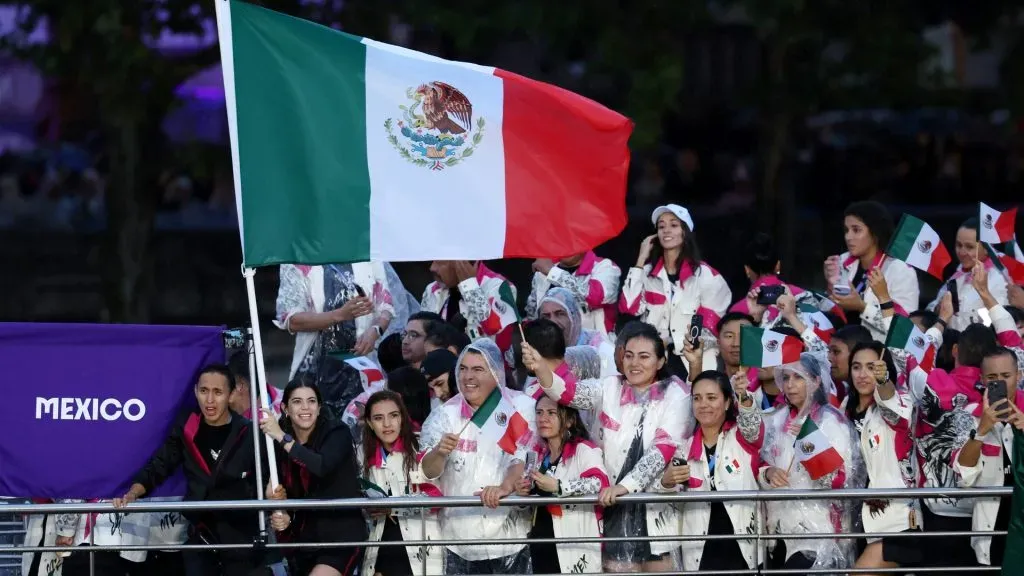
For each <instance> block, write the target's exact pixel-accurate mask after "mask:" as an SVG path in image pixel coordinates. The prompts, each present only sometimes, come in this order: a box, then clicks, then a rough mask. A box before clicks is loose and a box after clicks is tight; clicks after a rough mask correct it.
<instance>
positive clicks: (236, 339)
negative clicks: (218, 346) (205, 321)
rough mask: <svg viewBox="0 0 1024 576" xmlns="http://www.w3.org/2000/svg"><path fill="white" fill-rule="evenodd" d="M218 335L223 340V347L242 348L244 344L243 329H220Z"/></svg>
mask: <svg viewBox="0 0 1024 576" xmlns="http://www.w3.org/2000/svg"><path fill="white" fill-rule="evenodd" d="M220 336H221V339H222V340H223V341H224V347H225V348H228V349H231V348H242V347H243V346H245V331H244V330H242V329H241V328H229V329H227V330H224V331H222V332H221V334H220Z"/></svg>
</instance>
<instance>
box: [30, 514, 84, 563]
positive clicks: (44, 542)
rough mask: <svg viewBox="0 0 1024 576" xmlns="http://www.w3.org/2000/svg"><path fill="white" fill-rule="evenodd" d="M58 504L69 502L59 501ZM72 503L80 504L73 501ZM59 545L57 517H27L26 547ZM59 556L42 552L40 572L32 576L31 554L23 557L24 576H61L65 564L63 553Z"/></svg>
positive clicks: (37, 515)
mask: <svg viewBox="0 0 1024 576" xmlns="http://www.w3.org/2000/svg"><path fill="white" fill-rule="evenodd" d="M58 502H68V501H67V500H58ZM70 502H78V500H71V501H70ZM56 544H57V516H56V515H53V514H51V515H45V514H31V515H28V516H26V517H25V542H24V545H25V546H55V545H56ZM61 554H62V555H61V556H58V555H57V553H56V552H42V553H41V556H40V558H39V571H38V572H36V573H35V574H30V571H31V570H32V557H33V556H34V555H33V554H31V553H25V554H22V555H21V574H22V576H61V568H62V565H63V563H64V556H63V555H66V554H67V552H62V553H61Z"/></svg>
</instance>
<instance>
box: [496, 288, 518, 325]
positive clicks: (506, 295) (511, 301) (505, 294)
mask: <svg viewBox="0 0 1024 576" xmlns="http://www.w3.org/2000/svg"><path fill="white" fill-rule="evenodd" d="M498 297H499V298H501V300H502V301H503V302H505V304H508V305H509V306H510V307H511V308H512V311H513V312H514V313H515V317H516V322H521V321H522V320H523V317H522V316H520V315H519V306H517V305H516V296H515V294H513V293H512V286H511V285H510V284H509V283H508V282H502V283H501V287H500V288H498Z"/></svg>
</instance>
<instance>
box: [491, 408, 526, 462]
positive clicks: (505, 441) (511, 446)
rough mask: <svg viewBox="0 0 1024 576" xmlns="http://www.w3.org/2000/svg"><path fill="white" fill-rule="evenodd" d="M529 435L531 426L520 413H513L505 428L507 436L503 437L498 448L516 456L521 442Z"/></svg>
mask: <svg viewBox="0 0 1024 576" xmlns="http://www.w3.org/2000/svg"><path fill="white" fill-rule="evenodd" d="M529 433H530V425H529V424H527V423H526V420H525V419H524V418H523V417H522V416H520V415H519V412H513V413H512V416H511V417H509V419H508V426H506V427H505V434H504V435H502V437H501V440H498V447H499V448H501V449H502V450H504V451H505V452H508V453H509V454H515V453H516V448H517V447H518V446H519V444H520V440H523V439H524V438H525V437H526V436H527V435H528V434H529Z"/></svg>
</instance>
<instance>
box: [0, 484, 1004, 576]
mask: <svg viewBox="0 0 1024 576" xmlns="http://www.w3.org/2000/svg"><path fill="white" fill-rule="evenodd" d="M1012 493H1013V491H1012V489H1011V488H1007V487H1001V488H961V489H953V490H950V489H941V488H916V489H847V490H828V491H822V490H786V489H782V490H768V491H753V490H751V491H728V492H704V491H693V492H689V491H686V492H679V493H672V494H652V493H643V494H628V495H625V496H620V497H619V498H618V499H617V502H619V503H629V504H664V503H671V504H685V503H693V502H703V503H713V502H723V503H724V502H751V501H754V502H778V501H799V500H814V501H823V500H866V499H875V500H877V499H910V500H914V499H933V498H937V499H965V498H967V499H972V498H1004V497H1006V496H1010V495H1012ZM501 502H502V505H503V506H507V507H534V506H543V505H548V504H560V505H580V504H582V505H593V504H596V503H597V496H596V495H588V496H570V497H562V498H558V497H537V496H528V497H522V496H509V497H506V498H503V499H502V500H501ZM476 506H482V504H481V502H480V499H479V498H478V497H466V496H445V497H438V498H434V497H426V496H403V497H390V498H386V499H379V498H353V499H341V500H288V501H287V504H285V505H284V506H282V503H281V502H280V501H269V500H244V501H217V502H181V501H178V502H149V501H143V502H138V503H133V504H131V505H129V506H128V507H126V508H123V509H115V508H114V507H113V506H112V505H111V504H110V503H102V502H99V503H81V504H24V505H19V504H15V505H7V506H3V507H0V510H2V511H3V512H5V513H8V514H91V513H120V514H128V513H137V512H141V513H154V512H155V513H165V512H184V513H188V512H206V511H220V510H231V511H253V512H256V511H262V512H270V511H274V510H280V509H282V507H284V508H287V509H288V510H352V509H356V510H363V509H380V508H420V509H424V510H429V509H437V508H464V507H476ZM757 510H758V514H761V512H760V510H761V507H758V508H757ZM760 524H761V523H760V522H758V523H757V525H758V527H759V528H758V532H757V533H755V534H724V535H683V534H678V535H671V536H644V537H641V536H636V537H563V538H498V539H475V540H473V544H474V545H517V544H557V543H563V544H567V543H608V542H639V541H646V542H666V541H667V542H684V541H700V540H703V541H711V540H756V541H757V542H758V544H759V545H758V550H759V553H758V555H757V558H758V563H759V564H760V563H762V562H763V561H764V559H765V557H766V556H765V555H764V554H762V551H763V550H764V548H765V545H766V544H767V542H768V541H770V540H775V539H787V538H798V539H801V540H815V539H837V540H839V539H857V538H863V537H865V534H863V533H851V534H832V533H799V534H767V533H764V532H762V531H761V530H760ZM1005 534H1006V532H1004V531H989V532H972V531H947V532H915V533H906V532H894V533H872V534H871V536H872V537H873V538H880V537H884V538H905V537H917V538H921V537H925V538H940V537H964V538H969V537H972V536H1001V535H1005ZM460 544H461V545H465V544H466V541H464V540H445V539H438V540H407V541H401V542H374V543H372V545H373V546H379V547H382V548H389V547H406V546H416V547H418V546H454V545H460ZM366 545H367V542H366V541H352V542H294V543H273V542H271V543H262V542H261V543H257V542H254V543H244V544H193V545H178V546H170V545H167V544H159V545H117V546H108V545H95V546H91V547H90V548H89V552H106V551H148V550H229V549H249V548H253V547H256V546H261V547H265V548H267V549H301V548H351V547H365V546H366ZM43 551H52V552H73V551H80V549H79V548H77V547H74V546H64V547H60V546H0V552H2V553H34V552H43ZM955 569H956V571H957V572H965V573H996V572H998V571H999V569H1000V568H999V567H984V566H982V567H956V568H955ZM949 570H950V567H934V568H933V567H928V568H913V570H912V572H913V573H914V574H928V573H934V572H942V571H949ZM907 571H908V569H907V568H894V569H870V570H869V569H854V568H843V569H841V570H837V569H834V568H831V569H830V568H825V569H800V570H792V569H790V570H785V569H769V568H754V569H750V570H746V571H742V570H740V571H736V570H730V571H702V572H700V574H707V575H714V574H723V575H724V574H736V575H739V574H752V575H759V574H763V575H775V574H779V575H781V574H889V573H891V574H897V573H906V572H907ZM673 573H683V574H691V573H692V574H696V573H695V572H679V571H673ZM595 574H600V572H599V573H595ZM633 574H636V573H633ZM640 574H643V573H640ZM652 574H655V573H652ZM657 574H664V573H657ZM25 576H28V575H25Z"/></svg>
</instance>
